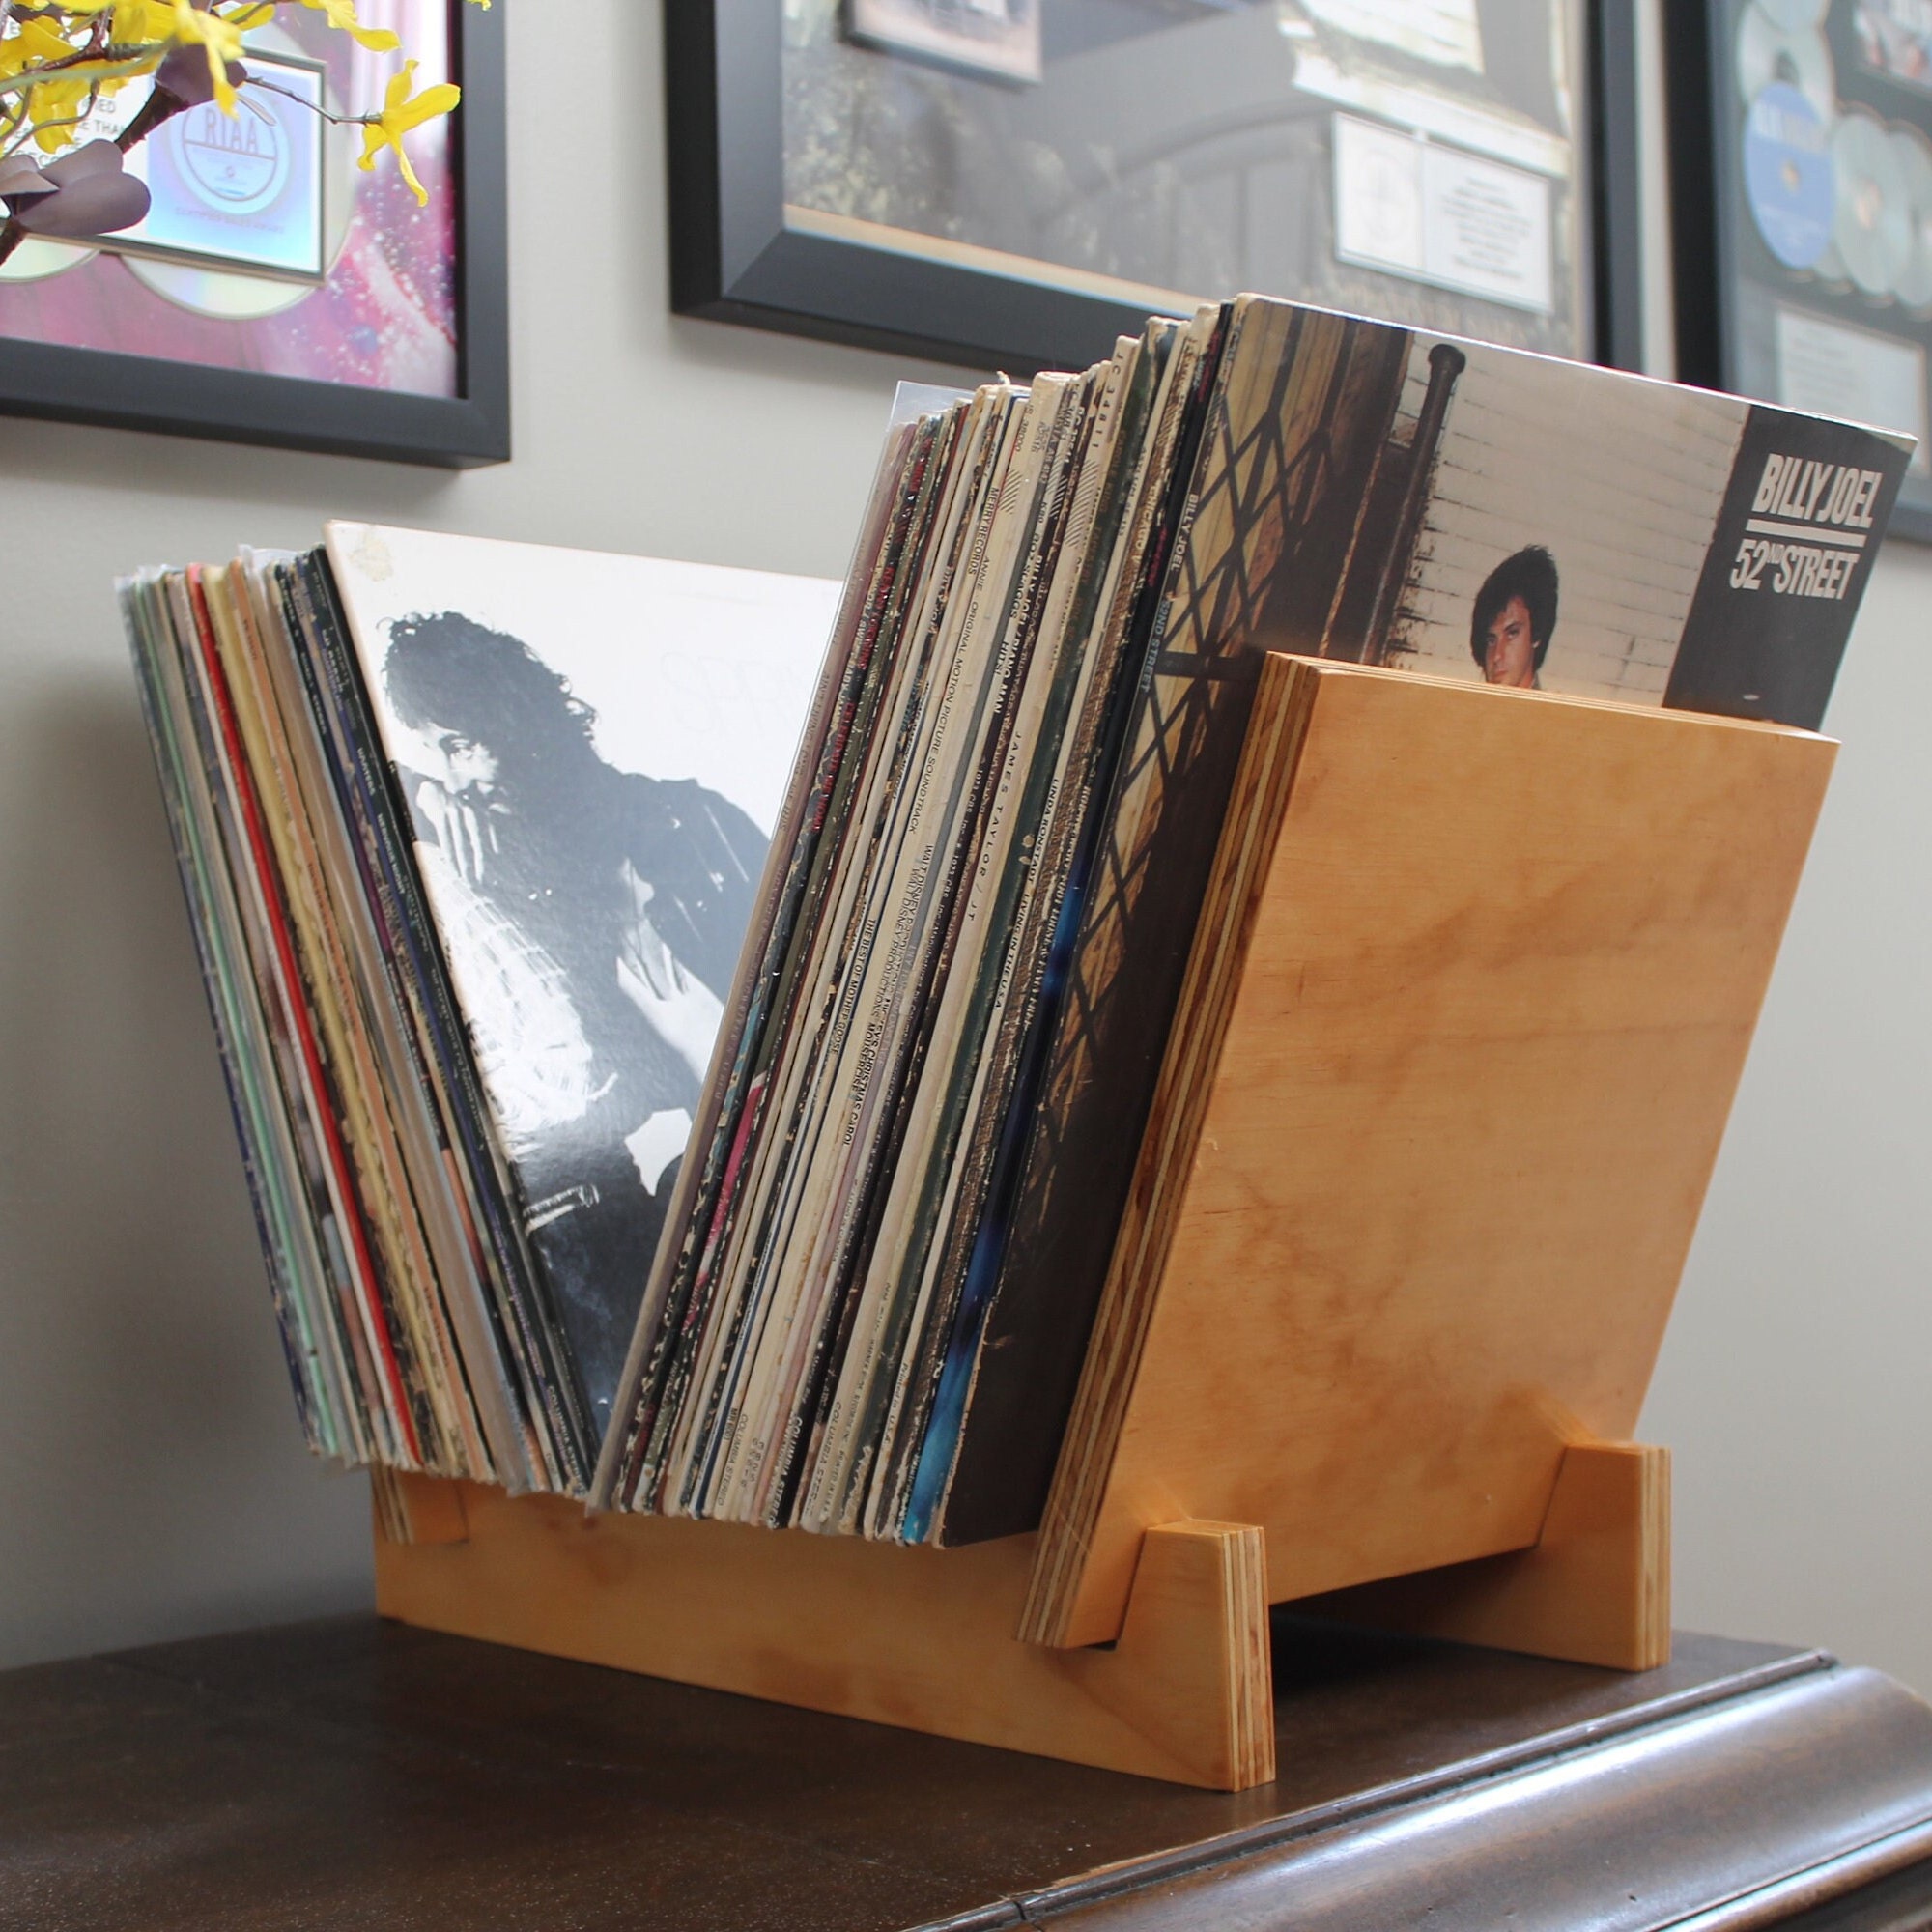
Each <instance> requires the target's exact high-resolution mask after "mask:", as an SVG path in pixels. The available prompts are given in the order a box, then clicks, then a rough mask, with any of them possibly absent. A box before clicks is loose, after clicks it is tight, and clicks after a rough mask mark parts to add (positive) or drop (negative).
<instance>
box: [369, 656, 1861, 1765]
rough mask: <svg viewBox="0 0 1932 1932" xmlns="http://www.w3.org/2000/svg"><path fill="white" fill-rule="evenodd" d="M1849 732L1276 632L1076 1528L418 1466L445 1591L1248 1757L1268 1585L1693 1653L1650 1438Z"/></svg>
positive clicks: (829, 1675)
mask: <svg viewBox="0 0 1932 1932" xmlns="http://www.w3.org/2000/svg"><path fill="white" fill-rule="evenodd" d="M1834 751H1835V747H1834V746H1833V744H1832V743H1831V741H1830V740H1828V739H1825V738H1821V737H1818V736H1816V735H1815V734H1812V733H1809V732H1804V731H1798V730H1791V729H1786V728H1784V727H1781V726H1775V725H1760V724H1754V723H1744V722H1734V721H1730V720H1724V719H1717V718H1707V717H1699V716H1693V715H1690V714H1689V713H1684V712H1673V711H1658V710H1644V709H1639V708H1636V707H1632V706H1626V705H1619V704H1610V703H1597V702H1592V701H1589V700H1584V699H1573V698H1564V697H1555V696H1547V695H1543V694H1538V693H1533V692H1516V691H1504V690H1497V689H1492V688H1489V687H1485V686H1481V685H1474V684H1465V683H1460V682H1453V681H1446V680H1436V679H1432V678H1424V677H1417V676H1412V675H1408V674H1405V673H1402V672H1399V671H1389V670H1382V669H1376V668H1364V667H1360V666H1355V665H1347V664H1341V663H1328V662H1320V661H1312V660H1305V659H1291V658H1286V657H1273V658H1270V659H1269V660H1268V661H1267V664H1266V667H1265V668H1264V673H1263V677H1262V682H1261V687H1260V692H1259V695H1258V697H1257V701H1256V709H1255V714H1254V718H1253V721H1252V723H1251V725H1250V727H1249V731H1248V737H1247V741H1246V749H1245V752H1244V754H1243V761H1242V765H1241V769H1240V773H1239V776H1238V778H1237V780H1236V788H1235V793H1234V797H1233V799H1232V801H1231V804H1230V807H1229V810H1228V813H1227V816H1226V819H1225V822H1224V827H1223V832H1222V838H1221V842H1220V846H1219V849H1218V853H1217V856H1216V860H1215V869H1214V872H1213V875H1212V878H1211V880H1210V884H1209V887H1208V897H1207V901H1206V904H1205V906H1204V910H1203V914H1202V918H1201V921H1200V923H1199V926H1198V928H1197V932H1196V936H1195V940H1194V944H1193V950H1192V953H1191V955H1190V962H1189V967H1188V978H1187V981H1186V985H1185V989H1184V991H1183V994H1182V999H1181V1005H1180V1009H1179V1013H1178V1015H1177V1017H1176V1021H1175V1024H1174V1028H1173V1031H1172V1034H1171V1036H1170V1038H1169V1041H1168V1046H1167V1050H1166V1056H1165V1059H1164V1062H1163V1065H1162V1070H1161V1074H1160V1080H1159V1086H1158V1090H1157V1092H1156V1095H1155V1101H1154V1106H1153V1111H1152V1115H1151V1119H1150V1122H1149V1124H1148V1128H1147V1131H1146V1134H1145V1137H1144V1140H1143V1144H1142V1149H1141V1154H1140V1160H1139V1166H1138V1170H1137V1172H1136V1175H1135V1179H1134V1184H1133V1189H1132V1194H1131V1197H1130V1200H1129V1203H1128V1208H1127V1212H1126V1214H1125V1216H1124V1218H1123V1220H1122V1227H1121V1230H1120V1234H1119V1236H1118V1238H1117V1242H1116V1246H1115V1250H1114V1257H1113V1264H1112V1271H1111V1273H1110V1276H1109V1279H1108V1284H1107V1289H1106V1292H1105V1294H1104V1296H1103V1299H1102V1304H1101V1310H1100V1315H1099V1319H1098V1321H1097V1322H1096V1325H1095V1328H1094V1337H1093V1341H1092V1343H1091V1345H1090V1349H1089V1353H1088V1358H1087V1365H1086V1370H1085V1375H1084V1378H1083V1380H1082V1383H1081V1386H1080V1390H1079V1394H1078V1397H1077V1399H1076V1402H1075V1406H1074V1410H1073V1414H1072V1417H1071V1419H1070V1421H1069V1424H1068V1427H1067V1430H1066V1434H1065V1440H1064V1443H1063V1447H1062V1450H1061V1456H1060V1462H1059V1465H1058V1470H1057V1473H1056V1476H1055V1480H1054V1486H1053V1491H1052V1493H1051V1496H1050V1498H1049V1501H1048V1504H1047V1509H1046V1514H1045V1518H1044V1520H1043V1522H1042V1525H1041V1527H1040V1529H1039V1530H1038V1531H1037V1533H1034V1534H1031V1535H1027V1536H1021V1537H1013V1538H1008V1539H1004V1540H1001V1541H997V1542H992V1543H985V1544H979V1545H974V1546H969V1547H966V1548H954V1549H932V1548H900V1547H896V1546H894V1545H890V1544H881V1543H869V1542H866V1541H863V1540H860V1539H857V1538H850V1537H832V1536H813V1535H808V1534H805V1533H803V1532H800V1531H795V1530H764V1529H757V1528H748V1527H743V1526H739V1525H734V1524H726V1523H715V1522H705V1521H694V1520H685V1519H678V1518H666V1517H648V1516H634V1515H617V1514H604V1515H588V1514H586V1513H585V1512H584V1511H583V1509H582V1506H581V1505H579V1504H577V1503H574V1502H571V1501H568V1500H565V1499H563V1498H559V1497H554V1496H525V1497H519V1498H511V1497H509V1496H506V1495H504V1494H503V1493H502V1492H498V1491H494V1490H490V1489H487V1488H483V1487H480V1486H477V1485H473V1484H463V1483H451V1482H442V1481H438V1480H434V1479H429V1478H423V1477H413V1476H401V1475H394V1474H379V1477H378V1482H377V1512H376V1515H377V1539H376V1581H377V1602H378V1607H379V1608H380V1609H381V1611H382V1612H383V1613H384V1615H386V1616H390V1617H395V1618H399V1619H401V1620H402V1621H404V1622H406V1623H411V1624H416V1625H421V1626H424V1627H427V1628H430V1629H435V1630H440V1631H446V1632H451V1633H455V1634H462V1635H467V1636H472V1637H479V1638H484V1639H488V1640H492V1641H496V1642H500V1643H508V1644H514V1645H519V1646H523V1647H525V1648H528V1649H532V1650H539V1651H545V1652H549V1653H552V1654H554V1655H556V1656H560V1657H569V1658H576V1659H580V1660H582V1661H585V1662H593V1663H600V1664H606V1665H611V1666H613V1667H616V1668H619V1669H625V1670H635V1671H641V1672H645V1673H648V1674H651V1675H656V1676H663V1677H668V1678H673V1679H678V1680H682V1681H685V1682H688V1683H692V1684H699V1685H706V1686H710V1687H713V1688H715V1689H719V1690H732V1691H739V1692H743V1693H747V1694H750V1695H753V1696H759V1697H768V1698H773V1699H777V1700H780V1701H782V1702H786V1703H792V1704H800V1705H805V1706H808V1707H810V1708H812V1709H816V1710H823V1711H833V1712H838V1713H842V1714H844V1715H847V1716H851V1717H855V1718H862V1719H870V1720H873V1721H877V1722H883V1723H891V1724H901V1725H906V1726H910V1727H912V1728H915V1729H919V1730H925V1731H931V1732H935V1733H938V1734H941V1735H945V1736H951V1737H956V1738H962V1739H970V1740H973V1741H976V1742H979V1743H982V1744H990V1745H998V1746H1004V1747H1009V1748H1012V1749H1017V1750H1023V1751H1033V1752H1037V1753H1040V1754H1043V1755H1047V1756H1053V1757H1062V1758H1068V1759H1072V1760H1074V1761H1076V1762H1080V1763H1086V1764H1094V1765H1101V1766H1105V1767H1108V1768H1111V1769H1115V1770H1120V1771H1126V1772H1134V1773H1139V1774H1142V1775H1145V1776H1154V1777H1161V1778H1169V1779H1174V1780H1178V1781H1181V1782H1186V1783H1191V1784H1197V1785H1204V1786H1208V1787H1212V1788H1219V1789H1223V1790H1240V1789H1244V1788H1246V1787H1248V1786H1250V1785H1254V1784H1259V1783H1264V1782H1266V1781H1268V1780H1269V1779H1270V1778H1271V1777H1272V1776H1273V1775H1274V1752H1275V1729H1274V1716H1273V1702H1272V1692H1271V1688H1270V1658H1269V1632H1268V1607H1269V1605H1271V1604H1279V1603H1288V1602H1294V1603H1297V1604H1299V1605H1304V1606H1306V1607H1310V1608H1314V1609H1316V1610H1318V1611H1319V1612H1320V1613H1321V1614H1324V1615H1330V1616H1336V1617H1347V1618H1355V1619H1360V1620H1363V1621H1369V1622H1374V1623H1378V1624H1380V1625H1384V1626H1389V1627H1397V1628H1403V1629H1408V1630H1414V1631H1419V1632H1426V1633H1431V1634H1438V1635H1443V1636H1449V1637H1454V1638H1458V1639H1462V1640H1465V1641H1469V1642H1475V1643H1483V1644H1492V1645H1496V1646H1499V1647H1502V1648H1505V1649H1511V1650H1520V1651H1527V1652H1531V1653H1534V1654H1539V1655H1543V1656H1548V1657H1555V1658H1565V1659H1570V1660H1574V1661H1577V1662H1587V1663H1594V1664H1601V1665H1605V1666H1609V1667H1612V1668H1617V1669H1624V1670H1642V1669H1646V1668H1649V1667H1652V1666H1654V1665H1656V1664H1659V1663H1662V1662H1664V1661H1665V1660H1666V1658H1667V1656H1668V1654H1669V1599H1670V1586H1669V1570H1670V1486H1669V1460H1668V1455H1667V1452H1666V1451H1664V1450H1662V1449H1660V1448H1650V1447H1644V1446H1640V1445H1638V1444H1635V1443H1634V1442H1633V1441H1631V1440H1630V1436H1631V1434H1632V1432H1633V1431H1634V1428H1635V1426H1636V1419H1637V1415H1638V1411H1639V1409H1640V1407H1641V1405H1642V1401H1643V1396H1644V1392H1645V1389H1646V1387H1647V1385H1648V1382H1649V1378H1650V1375H1651V1372H1652V1369H1653V1367H1654V1365H1655V1362H1656V1359H1657V1353H1658V1349H1659V1347H1660V1345H1661V1343H1662V1335H1663V1328H1664V1323H1665V1321H1666V1319H1667V1316H1668V1314H1669V1309H1670V1303H1671V1300H1672V1297H1673V1295H1674V1293H1675V1292H1676V1287H1677V1282H1678V1278H1679V1276H1680V1274H1681V1272H1682V1269H1683V1265H1684V1261H1685V1257H1686V1254H1687V1253H1688V1250H1689V1247H1690V1236H1691V1234H1692V1231H1693V1229H1694V1227H1695V1223H1696V1218H1697V1213H1698V1209H1699V1207H1700V1205H1701V1203H1702V1200H1703V1195H1704V1190H1705V1186H1706V1184H1707V1182H1708V1180H1709V1178H1710V1174H1711V1170H1712V1166H1713V1164H1714V1162H1715V1160H1716V1157H1717V1152H1718V1147H1719V1140H1720V1138H1721V1136H1722V1132H1723V1126H1724V1122H1725V1118H1726V1116H1727V1114H1728V1112H1729V1108H1730V1104H1731V1098H1732V1095H1733V1094H1734V1092H1735V1090H1736V1086H1737V1082H1738V1078H1739V1075H1740V1073H1741V1072H1742V1069H1743V1065H1744V1061H1745V1055H1746V1052H1747V1048H1748V1046H1749V1042H1750V1037H1751V1033H1752V1029H1753V1027H1754V1025H1755V1022H1756V1018H1757V1013H1758V1009H1759V1007H1760V1005H1761V1003H1762V1000H1763V996H1764V991H1765V987H1766V984H1767V982H1768V980H1769V978H1770V974H1771V969H1772V965H1773V962H1774V960H1775V958H1776V951H1777V945H1778V941H1779V938H1780V936H1781V934H1782V931H1783V927H1784V923H1785V918H1786V915H1787V913H1788V911H1789V909H1790V905H1791V901H1792V897H1793V895H1794V894H1795V891H1796V888H1797V884H1798V878H1799V873H1800V870H1801V868H1802V867H1803V864H1804V853H1805V850H1806V847H1807V845H1808V843H1809V840H1810V836H1811V831H1812V827H1813V825H1814V823H1815V821H1816V817H1817V813H1818V810H1819V807H1820V804H1821V802H1822V800H1823V796H1824V790H1825V785H1826V782H1827V780H1828V778H1829V776H1830V772H1831V766H1832V761H1833V753H1834Z"/></svg>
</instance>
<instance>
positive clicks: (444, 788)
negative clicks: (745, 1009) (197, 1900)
mask: <svg viewBox="0 0 1932 1932" xmlns="http://www.w3.org/2000/svg"><path fill="white" fill-rule="evenodd" d="M327 539H328V554H329V562H330V566H331V571H332V575H333V577H334V581H335V583H336V585H337V586H338V588H339V590H340V594H341V598H342V604H343V609H344V611H345V613H346V616H347V619H348V623H349V627H350V632H351V635H352V638H353V641H354V645H355V654H356V658H357V662H358V666H359V669H360V674H361V680H362V684H363V687H364V689H365V691H366V693H367V696H368V700H369V703H370V706H371V710H372V713H373V718H374V724H375V727H376V730H377V732H378V734H379V736H380V739H381V743H382V750H383V753H384V757H385V759H386V760H387V762H388V764H389V765H390V767H391V768H392V771H393V774H394V781H395V783H396V785H397V787H398V788H399V791H400V795H401V798H402V799H403V801H404V802H405V804H406V806H407V809H408V810H409V811H410V812H411V815H412V836H413V848H414V849H413V859H414V863H415V866H416V867H417V869H418V871H419V874H420V877H421V881H422V886H423V892H424V896H425V900H426V903H427V907H428V910H429V914H430V917H431V920H432V922H433V923H434V925H435V928H436V934H437V938H438V940H439V942H440V949H441V952H442V953H443V956H444V957H445V959H446V960H447V962H448V967H449V972H450V977H451V981H452V984H453V987H454V990H455V994H456V998H457V1002H458V1004H459V1007H460V1009H461V1015H462V1019H463V1022H464V1025H465V1028H466V1031H467V1034H468V1038H469V1046H470V1049H471V1050H472V1051H473V1052H474V1055H475V1059H476V1063H477V1067H478V1071H479V1073H480V1076H481V1084H482V1089H483V1093H484V1095H485V1097H486V1100H487V1104H488V1107H489V1111H490V1116H491V1122H490V1123H491V1125H492V1126H493V1127H494V1129H495V1131H496V1133H497V1136H498V1137H499V1141H500V1145H501V1149H502V1152H503V1156H504V1160H505V1163H506V1166H507V1169H508V1171H509V1173H510V1174H511V1176H512V1177H513V1180H514V1186H515V1191H516V1194H517V1197H518V1199H517V1202H516V1206H517V1208H518V1211H519V1213H520V1215H521V1218H522V1220H523V1223H524V1232H525V1235H526V1239H527V1241H528V1243H529V1246H530V1248H531V1250H532V1253H533V1255H534V1258H535V1265H536V1267H537V1269H538V1271H539V1272H540V1273H541V1274H542V1276H543V1277H544V1281H545V1285H546V1287H547V1289H548V1291H549V1294H550V1297H551V1300H552V1302H553V1304H554V1308H555V1311H556V1317H557V1321H558V1325H559V1327H560V1328H561V1330H562V1333H563V1335H564V1337H565V1340H566V1342H567V1345H568V1357H569V1362H570V1366H571V1371H572V1373H573V1374H574V1375H575V1377H576V1378H577V1379H578V1382H579V1384H580V1394H581V1398H582V1408H583V1411H584V1414H585V1416H586V1419H587V1421H588V1423H589V1425H590V1430H589V1439H588V1444H587V1449H588V1454H587V1455H586V1458H585V1467H584V1468H583V1471H582V1475H581V1476H580V1479H579V1480H580V1483H581V1482H582V1481H584V1480H587V1477H588V1474H589V1467H588V1464H589V1462H590V1460H591V1459H592V1458H594V1455H595V1451H596V1448H597V1443H598V1439H599V1437H600V1436H601V1433H602V1431H603V1429H604V1426H605V1425H606V1423H607V1421H608V1419H609V1415H610V1411H611V1402H612V1398H613V1396H614V1394H615V1391H616V1386H617V1381H618V1377H619V1374H620V1372H621V1369H622V1365H623V1361H624V1356H625V1353H626V1350H627V1349H628V1346H629V1343H630V1340H631V1334H632V1329H633V1326H634V1323H635V1318H636V1314H637V1310H638V1305H639V1298H640V1297H641V1295H642V1293H643V1289H644V1285H645V1281H646V1278H647V1276H648V1274H649V1271H650V1267H651V1264H652V1259H653V1255H654V1252H655V1248H656V1243H657V1238H658V1235H659V1232H660V1228H661V1225H662V1221H663V1213H664V1205H665V1200H666V1198H667V1197H668V1194H669V1192H670V1191H671V1188H672V1187H673V1186H674V1183H675V1179H676V1170H677V1167H678V1164H679V1163H680V1162H681V1160H682V1158H683V1156H684V1153H685V1150H686V1145H687V1141H688V1138H689V1135H690V1131H691V1126H692V1122H693V1118H694V1113H695V1110H696V1105H697V1100H698V1094H699V1090H700V1087H701V1083H702V1081H703V1079H704V1075H705V1072H706V1068H707V1065H708V1062H709V1058H710V1051H711V1046H712V1041H713V1038H714V1036H715V1033H716V1030H717V1026H718V1023H719V1020H720V1018H721V1016H722V1013H723V1002H724V1000H725V996H726V994H727V993H728V991H729V988H730V983H731V978H732V975H733V972H734V970H735V967H736V962H737V955H738V950H739V946H740V943H741V941H742V939H743V936H744V932H745V928H746V923H747V921H748V920H749V917H750V913H751V908H752V903H753V895H754V892H755V889H756V885H757V882H758V879H759V877H760V874H761V872H762V869H763V866H764V860H765V847H766V840H767V838H768V835H769V832H770V829H771V827H772V825H773V824H774V822H775V820H776V816H777V811H778V808H779V805H780V801H781V793H782V789H783V786H784V783H785V779H786V775H787V773H788V771H789V769H790V766H791V762H792V756H793V753H794V751H795V748H796V745H797V741H798V736H799V732H800V728H801V725H802V724H803V722H804V720H805V718H806V715H807V711H808V708H809V706H810V700H811V696H812V692H813V689H814V686H815V682H816V678H817V673H818V668H819V664H820V659H821V655H822V651H823V647H824V643H825V639H826V635H827V632H828V630H829V627H830V624H831V620H832V616H833V611H834V605H835V600H836V596H837V586H836V585H835V584H832V583H829V582H823V581H820V580H816V579H809V578H785V577H776V576H771V575H768V574H765V573H760V572H752V571H737V570H725V569H721V568H717V567H713V566H707V565H697V564H679V563H669V562H662V561H658V560H654V559H648V558H632V557H619V556H612V555H606V554H598V553H591V552H584V551H562V550H553V549H549V548H544V547H539V546H534V545H523V544H509V543H497V542H492V541H489V540H486V539H480V538H468V537H455V536H444V535H438V534H431V533H427V532H420V531H407V530H394V529H385V528H379V527H376V526H367V525H353V524H334V525H331V526H329V528H328V532H327Z"/></svg>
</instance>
